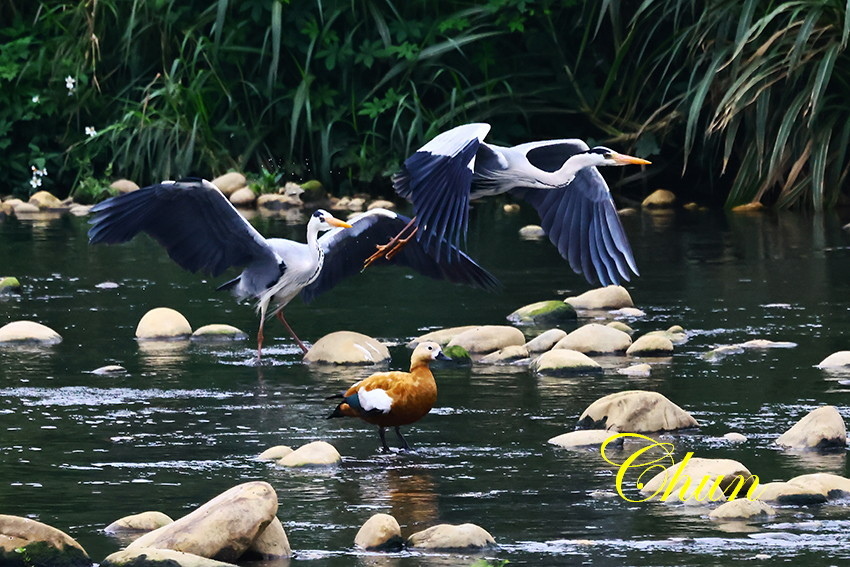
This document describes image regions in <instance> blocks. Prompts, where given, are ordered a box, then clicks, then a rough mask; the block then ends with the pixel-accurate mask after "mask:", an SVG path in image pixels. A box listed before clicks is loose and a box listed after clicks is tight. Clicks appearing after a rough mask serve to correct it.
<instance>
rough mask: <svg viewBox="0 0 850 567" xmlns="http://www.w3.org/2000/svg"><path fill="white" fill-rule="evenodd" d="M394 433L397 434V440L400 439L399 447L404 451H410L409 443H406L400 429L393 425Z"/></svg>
mask: <svg viewBox="0 0 850 567" xmlns="http://www.w3.org/2000/svg"><path fill="white" fill-rule="evenodd" d="M395 434H396V435H398V440H399V441H401V448H402V449H404V450H405V451H410V445H408V444H407V440H405V438H404V435H402V434H401V429H399V428H398V426H396V427H395Z"/></svg>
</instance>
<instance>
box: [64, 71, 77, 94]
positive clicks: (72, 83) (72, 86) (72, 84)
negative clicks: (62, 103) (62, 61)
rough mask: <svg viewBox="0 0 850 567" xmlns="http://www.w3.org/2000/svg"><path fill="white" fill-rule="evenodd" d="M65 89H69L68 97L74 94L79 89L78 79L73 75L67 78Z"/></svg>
mask: <svg viewBox="0 0 850 567" xmlns="http://www.w3.org/2000/svg"><path fill="white" fill-rule="evenodd" d="M65 88H66V89H68V96H71V95H72V94H74V91H75V90H76V89H77V79H75V78H74V77H72V76H71V75H68V76H67V77H65Z"/></svg>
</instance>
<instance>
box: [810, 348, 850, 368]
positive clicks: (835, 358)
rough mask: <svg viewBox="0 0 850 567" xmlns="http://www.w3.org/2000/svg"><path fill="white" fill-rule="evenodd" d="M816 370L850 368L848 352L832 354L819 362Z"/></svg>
mask: <svg viewBox="0 0 850 567" xmlns="http://www.w3.org/2000/svg"><path fill="white" fill-rule="evenodd" d="M817 367H818V368H844V367H850V350H840V351H838V352H834V353H832V354H830V355H829V356H827V357H826V358H824V359H823V360H821V361H820V363H819V364H818V365H817Z"/></svg>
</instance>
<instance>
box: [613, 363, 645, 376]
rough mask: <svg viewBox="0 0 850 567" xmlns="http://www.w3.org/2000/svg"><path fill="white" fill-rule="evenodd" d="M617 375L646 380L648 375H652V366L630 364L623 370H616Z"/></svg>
mask: <svg viewBox="0 0 850 567" xmlns="http://www.w3.org/2000/svg"><path fill="white" fill-rule="evenodd" d="M617 374H622V375H623V376H636V377H642V378H646V377H647V376H649V375H650V374H652V366H650V365H649V364H646V363H643V364H632V365H631V366H627V367H625V368H618V369H617Z"/></svg>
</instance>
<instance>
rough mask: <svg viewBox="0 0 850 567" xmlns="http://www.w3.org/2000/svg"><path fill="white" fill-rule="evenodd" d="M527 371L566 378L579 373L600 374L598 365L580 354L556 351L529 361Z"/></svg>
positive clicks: (565, 350)
mask: <svg viewBox="0 0 850 567" xmlns="http://www.w3.org/2000/svg"><path fill="white" fill-rule="evenodd" d="M529 369H530V370H531V371H532V372H536V373H537V374H542V375H544V376H566V375H569V374H576V373H581V372H601V371H602V367H601V366H599V363H598V362H596V361H595V360H593V359H592V358H590V357H589V356H587V355H586V354H584V353H582V352H578V351H575V350H569V349H563V348H562V349H557V350H550V351H547V352H544V353H543V354H541V355H540V356H538V357H537V358H535V359H534V360H532V361H531V364H530V365H529Z"/></svg>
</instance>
